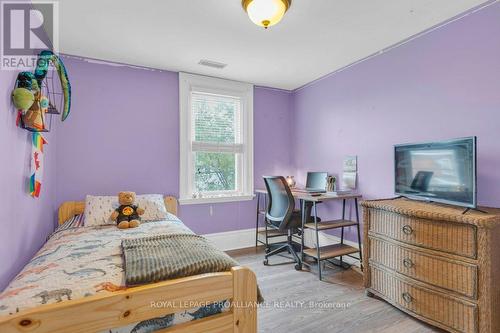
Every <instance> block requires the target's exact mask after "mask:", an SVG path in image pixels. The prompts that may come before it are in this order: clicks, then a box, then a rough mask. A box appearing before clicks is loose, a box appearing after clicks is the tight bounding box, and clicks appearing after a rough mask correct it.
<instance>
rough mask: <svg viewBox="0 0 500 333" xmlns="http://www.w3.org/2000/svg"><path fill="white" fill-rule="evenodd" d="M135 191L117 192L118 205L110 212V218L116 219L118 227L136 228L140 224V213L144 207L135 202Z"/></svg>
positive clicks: (142, 212)
mask: <svg viewBox="0 0 500 333" xmlns="http://www.w3.org/2000/svg"><path fill="white" fill-rule="evenodd" d="M135 197H136V195H135V192H120V193H118V202H119V203H120V207H118V208H117V209H115V210H114V212H113V213H112V214H111V220H113V221H116V223H117V225H118V228H120V229H127V228H136V227H138V226H139V225H140V224H141V217H140V216H141V215H142V214H144V209H143V208H140V207H138V206H137V205H136V204H135Z"/></svg>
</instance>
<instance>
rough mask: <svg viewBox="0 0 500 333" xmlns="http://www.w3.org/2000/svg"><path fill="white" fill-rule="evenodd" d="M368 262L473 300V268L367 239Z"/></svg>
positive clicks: (474, 285)
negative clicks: (368, 243)
mask: <svg viewBox="0 0 500 333" xmlns="http://www.w3.org/2000/svg"><path fill="white" fill-rule="evenodd" d="M370 261H371V262H374V263H379V264H382V265H384V266H386V267H388V268H390V269H393V270H395V271H396V272H398V273H401V274H403V275H406V276H409V277H412V278H414V279H416V280H419V281H422V282H425V283H429V284H432V285H434V286H437V287H440V288H444V289H448V290H451V291H454V292H457V293H459V294H462V295H465V296H468V297H471V298H474V299H476V298H477V285H476V281H477V280H476V279H477V266H476V265H473V264H469V263H465V262H460V261H456V260H451V259H447V258H442V257H438V256H433V255H430V254H423V253H421V252H419V251H416V250H412V249H409V248H406V247H403V246H400V245H398V244H394V243H391V242H387V241H384V240H381V239H377V238H374V237H370Z"/></svg>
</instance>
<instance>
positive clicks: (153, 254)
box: [122, 234, 262, 302]
mask: <svg viewBox="0 0 500 333" xmlns="http://www.w3.org/2000/svg"><path fill="white" fill-rule="evenodd" d="M122 248H123V255H124V261H125V281H126V284H127V286H134V285H139V284H147V283H155V282H159V281H164V280H169V279H176V278H181V277H187V276H192V275H198V274H205V273H215V272H225V271H229V270H231V267H234V266H238V263H237V262H236V261H235V260H234V259H232V258H231V257H230V256H228V255H227V254H225V253H224V252H222V251H220V250H218V249H217V248H215V247H214V246H213V245H211V244H210V243H209V242H208V240H207V239H205V238H204V237H202V236H198V235H193V234H162V235H156V236H150V237H144V238H133V239H124V240H122ZM258 298H259V302H260V301H262V297H261V295H260V291H258Z"/></svg>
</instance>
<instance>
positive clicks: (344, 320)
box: [229, 249, 443, 333]
mask: <svg viewBox="0 0 500 333" xmlns="http://www.w3.org/2000/svg"><path fill="white" fill-rule="evenodd" d="M229 254H230V255H231V256H232V257H234V258H235V259H236V260H238V261H239V262H240V264H242V265H244V266H248V267H250V268H251V269H253V271H254V272H255V274H256V275H257V280H258V283H259V286H260V288H261V290H262V294H263V296H264V298H265V299H266V302H265V304H264V305H263V306H261V307H260V308H259V314H258V322H259V333H267V332H278V333H279V332H284V333H303V332H307V333H323V332H325V333H326V332H329V333H358V332H359V333H368V332H384V333H391V332H394V333H427V332H443V331H441V330H439V329H437V328H433V327H431V326H428V325H426V324H424V323H422V322H420V321H417V320H415V319H413V318H412V317H410V316H408V315H406V314H405V313H403V312H401V311H399V310H397V309H396V308H394V307H392V306H390V305H389V304H387V303H385V302H384V301H381V300H379V299H376V298H370V297H367V296H366V295H365V293H364V289H363V286H362V276H361V274H360V273H359V272H357V271H355V270H353V269H348V270H344V269H341V268H338V267H335V266H333V267H335V268H330V267H328V268H327V269H325V270H324V272H323V281H319V280H318V278H317V275H316V274H313V273H311V272H308V271H302V272H297V271H295V269H294V268H293V264H279V263H284V262H287V261H288V262H289V260H288V259H285V258H281V257H277V256H274V257H271V258H270V259H269V263H270V265H273V266H264V265H263V264H262V260H263V258H264V253H263V250H262V249H260V250H258V251H257V250H255V249H246V250H238V251H231V252H229ZM274 264H278V265H274Z"/></svg>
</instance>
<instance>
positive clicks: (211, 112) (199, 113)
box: [191, 93, 240, 143]
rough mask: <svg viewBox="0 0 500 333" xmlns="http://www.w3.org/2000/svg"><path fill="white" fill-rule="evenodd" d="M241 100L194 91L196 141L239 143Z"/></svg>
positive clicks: (192, 102) (193, 110) (192, 105)
mask: <svg viewBox="0 0 500 333" xmlns="http://www.w3.org/2000/svg"><path fill="white" fill-rule="evenodd" d="M239 106H240V100H239V99H238V98H231V97H225V96H216V95H208V94H202V93H193V94H192V98H191V107H192V112H193V118H194V141H200V142H218V143H237V140H238V128H239V124H238V118H239V115H238V113H239V109H240V107H239Z"/></svg>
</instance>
